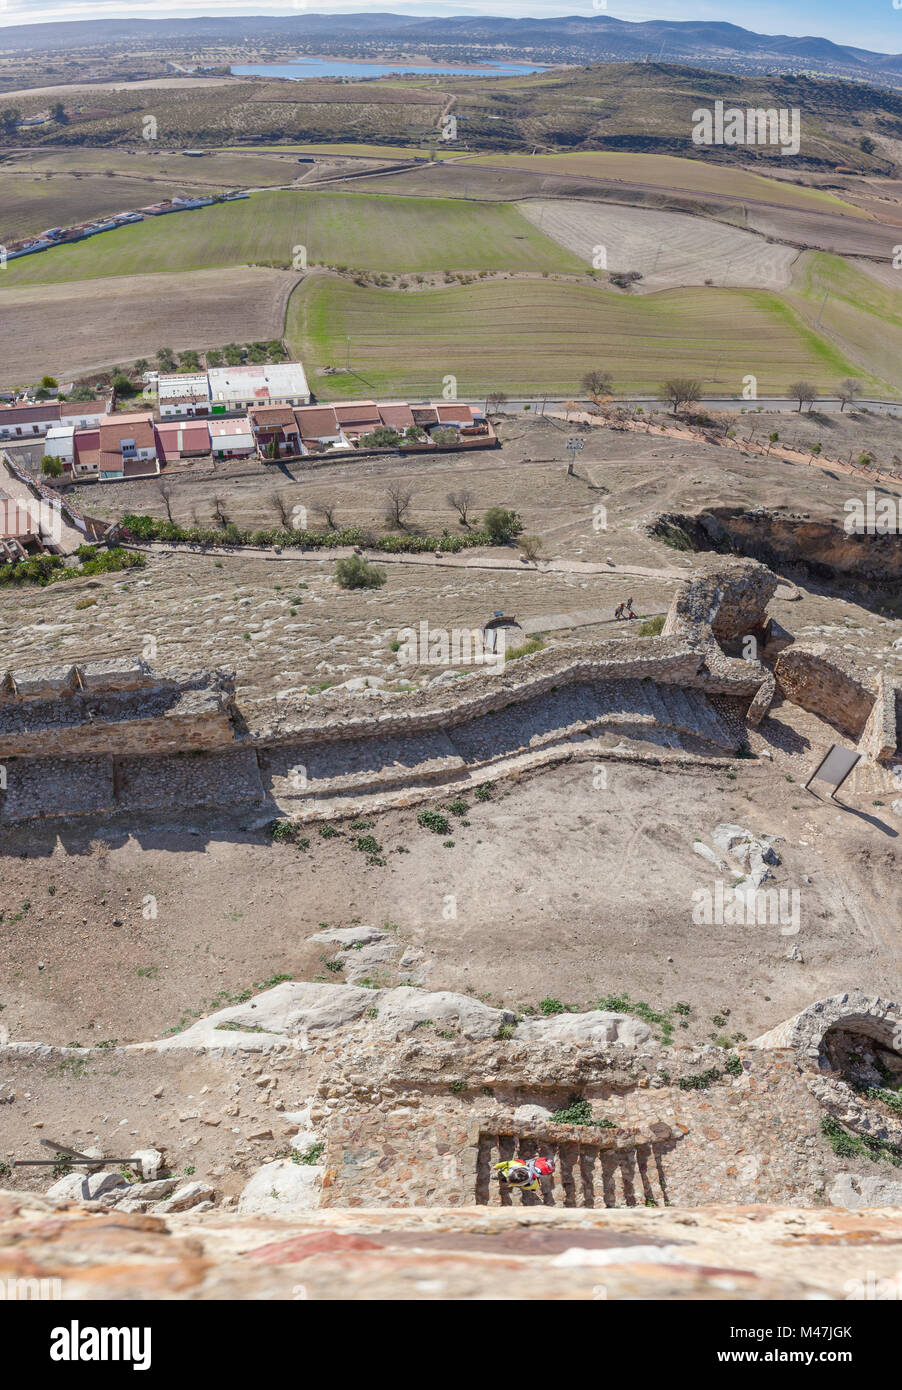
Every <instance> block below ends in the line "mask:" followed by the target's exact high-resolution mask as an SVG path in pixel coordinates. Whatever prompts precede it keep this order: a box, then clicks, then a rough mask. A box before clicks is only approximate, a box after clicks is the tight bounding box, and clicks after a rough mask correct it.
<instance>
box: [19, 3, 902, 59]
mask: <svg viewBox="0 0 902 1390" xmlns="http://www.w3.org/2000/svg"><path fill="white" fill-rule="evenodd" d="M898 3H899V6H900V7H899V8H898V9H897V8H895V4H896V0H858V3H857V4H854V5H852V4H849V0H794V3H793V4H792V6H791V7H790V6H788V5H787V4H786V0H756V2H755V3H753V4H747V5H736V4H735V3H733V4H730V3H728V0H720V3H718V0H633V2H632V3H631V2H630V0H625V2H621V0H497V3H487V4H478V3H474V0H462V3H460V4H457V3H456V0H423V3H420V4H417V3H415V0H413V2H412V3H408V4H404V3H398V4H395V5H393V4H391V3H390V0H379V2H378V3H376V4H365V3H360V0H322V3H316V0H206V3H204V0H0V28H2V27H3V26H6V25H11V24H41V23H58V22H59V21H61V20H66V19H104V18H123V19H138V18H141V19H164V18H174V17H185V18H187V17H190V16H199V15H207V16H209V15H252V14H266V15H292V14H298V13H304V12H307V13H312V14H321V13H325V12H335V11H339V12H344V13H350V12H352V11H355V10H356V11H362V10H363V11H365V10H371V11H377V12H378V11H381V12H383V13H386V12H387V13H392V14H433V15H434V14H437V13H438V14H442V13H443V14H453V13H455V12H458V13H461V14H491V15H503V16H507V17H509V18H523V17H526V16H534V17H539V16H542V17H548V16H553V15H556V14H557V15H574V14H587V15H591V14H599V13H601V14H607V15H611V16H613V17H614V18H615V19H629V20H634V21H641V20H647V19H671V20H685V19H707V20H721V21H725V22H727V23H730V24H738V25H740V26H741V27H742V28H744V29H752V30H754V31H755V32H756V33H759V34H794V35H804V34H815V35H819V36H821V37H823V38H827V39H832V40H833V41H834V43H845V44H852V45H853V46H855V47H857V48H870V49H874V50H876V51H877V52H880V53H899V52H902V0H898Z"/></svg>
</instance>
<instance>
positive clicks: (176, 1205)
mask: <svg viewBox="0 0 902 1390" xmlns="http://www.w3.org/2000/svg"><path fill="white" fill-rule="evenodd" d="M215 1195H216V1194H215V1193H214V1191H213V1189H212V1187H208V1186H207V1184H206V1183H205V1182H186V1183H185V1184H184V1185H183V1186H182V1187H177V1188H176V1190H175V1192H173V1194H172V1196H171V1197H167V1198H166V1201H165V1202H161V1203H160V1205H159V1206H158V1207H157V1211H159V1212H174V1211H188V1210H189V1209H190V1208H191V1207H196V1206H197V1205H198V1204H199V1203H200V1202H206V1201H208V1200H212V1198H213V1197H214V1196H215Z"/></svg>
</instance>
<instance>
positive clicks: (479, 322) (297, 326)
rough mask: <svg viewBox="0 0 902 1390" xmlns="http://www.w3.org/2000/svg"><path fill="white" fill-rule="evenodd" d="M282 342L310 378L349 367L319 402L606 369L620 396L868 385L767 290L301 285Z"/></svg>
mask: <svg viewBox="0 0 902 1390" xmlns="http://www.w3.org/2000/svg"><path fill="white" fill-rule="evenodd" d="M286 332H287V338H288V341H289V344H290V346H291V349H292V351H293V352H296V353H297V355H298V356H300V357H301V358H302V359H303V360H304V361H305V362H306V363H307V364H308V370H309V371H310V372H311V374H312V373H314V372H315V371H316V369H317V368H318V367H320V366H323V365H326V364H337V363H341V362H343V361H344V359H345V340H346V337H348V336H349V337H350V338H351V366H352V368H353V369H354V370H353V372H352V374H351V375H349V376H347V377H345V376H334V377H329V378H328V379H326V380H324V379H322V378H320V379H319V381H318V382H317V386H316V390H317V392H318V393H320V394H323V395H326V396H330V397H336V398H337V397H340V396H345V397H354V396H359V395H361V393H365V394H369V393H371V392H381V391H385V392H391V393H392V394H394V395H395V396H398V395H407V394H409V395H411V396H421V395H437V394H440V393H441V391H442V387H443V379H444V378H445V377H446V376H448V375H452V376H454V377H456V378H457V390H458V392H459V393H460V394H461V395H465V394H473V395H479V394H482V393H484V392H486V391H489V390H492V389H498V390H504V391H507V392H509V393H514V392H516V393H522V394H528V393H531V392H541V391H544V390H547V391H549V392H552V393H566V392H569V391H575V390H577V389H578V383H579V381H580V378H581V377H582V375H583V374H584V373H585V371H586V370H587V369H588V368H589V367H594V366H604V367H608V368H610V369H611V370H612V371H613V373H614V376H615V380H616V384H617V389H618V390H632V391H635V390H651V389H656V388H657V387H658V386H659V384H660V383H661V381H663V380H665V379H666V378H667V377H668V376H670V375H673V373H674V372H675V371H679V372H680V373H681V374H692V375H693V376H696V375H697V376H699V377H701V378H702V379H704V380H706V381H708V382H711V383H712V384H716V387H717V389H718V390H720V391H726V392H736V393H738V392H740V391H741V389H742V378H743V377H744V376H745V375H746V374H748V373H752V374H754V375H755V376H757V378H758V390H759V392H761V393H765V392H776V391H782V390H785V388H786V386H787V384H788V383H789V382H791V381H794V380H797V379H798V378H799V377H801V376H805V377H807V378H808V379H810V380H812V381H814V382H816V383H818V384H821V383H822V384H823V385H824V387H825V388H826V387H827V386H828V385H830V384H835V383H836V382H838V381H840V380H842V378H843V377H844V376H849V375H852V376H858V377H860V378H861V379H862V380H864V379H865V377H864V376H863V374H862V371H861V369H860V367H854V366H853V363H852V362H850V361H848V360H847V359H846V358H845V357H844V356H843V355H842V354H841V353H840V352H839V351H837V350H836V349H835V348H834V347H833V346H832V345H831V344H830V343H829V342H827V341H826V340H825V338H823V337H821V336H820V335H819V334H817V333H816V332H813V331H812V330H811V329H809V328H808V327H807V326H806V325H805V323H804V322H803V321H802V320H801V319H800V318H799V317H798V316H797V315H796V314H795V313H794V311H793V310H792V309H790V308H789V307H788V305H787V304H786V303H785V301H784V300H782V299H781V297H780V296H779V295H776V294H772V293H769V292H768V291H765V290H718V289H702V290H698V289H693V290H669V291H665V292H663V293H660V294H655V295H650V296H645V297H641V298H630V297H627V296H624V295H622V294H619V293H617V292H611V291H605V290H601V289H596V288H594V287H592V286H590V285H581V284H574V283H562V282H560V281H558V282H556V283H552V282H548V281H545V280H529V281H527V280H501V281H492V282H489V283H486V284H479V285H467V286H458V287H456V288H454V289H447V290H446V289H439V290H425V291H423V292H421V293H418V294H404V293H402V292H399V291H393V290H374V289H368V288H367V289H363V288H359V287H358V286H356V285H353V284H350V283H348V282H347V281H346V280H342V279H338V278H336V277H332V276H319V275H316V276H310V277H308V279H307V280H306V281H305V282H304V284H303V285H302V286H301V287H299V289H297V290H296V291H295V292H294V294H293V295H292V297H291V300H290V301H289V307H288V323H287V329H286Z"/></svg>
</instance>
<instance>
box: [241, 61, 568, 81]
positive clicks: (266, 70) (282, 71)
mask: <svg viewBox="0 0 902 1390" xmlns="http://www.w3.org/2000/svg"><path fill="white" fill-rule="evenodd" d="M545 70H546V69H545V67H544V66H542V65H541V64H537V63H536V64H534V63H494V64H492V66H491V67H485V68H422V67H417V66H416V64H410V63H339V62H333V61H331V60H329V59H326V58H310V59H306V60H304V61H302V62H298V63H234V64H233V65H232V67H231V69H230V71H231V72H232V73H234V75H235V76H236V77H290V78H293V79H294V81H295V82H300V81H301V80H302V79H303V78H305V77H388V76H391V75H393V74H395V73H399V72H417V73H424V74H425V75H426V76H429V75H432V76H434V77H438V76H439V75H440V74H443V75H445V76H448V77H517V76H522V75H523V74H524V73H527V72H545Z"/></svg>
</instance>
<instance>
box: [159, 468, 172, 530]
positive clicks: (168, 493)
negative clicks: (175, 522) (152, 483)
mask: <svg viewBox="0 0 902 1390" xmlns="http://www.w3.org/2000/svg"><path fill="white" fill-rule="evenodd" d="M157 491H158V492H159V494H160V498H161V500H162V502H163V506H164V507H165V508H166V515H167V517H168V518H169V520H170V521H171V520H172V483H171V482H170V481H169V479H168V478H167V479H166V481H165V482H163V483H160V486H159V487H158V488H157Z"/></svg>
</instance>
